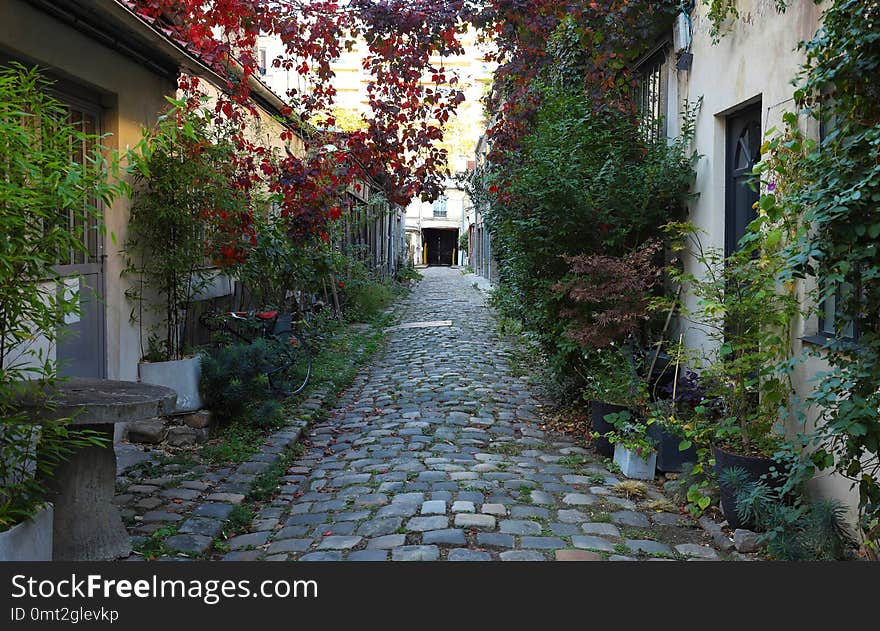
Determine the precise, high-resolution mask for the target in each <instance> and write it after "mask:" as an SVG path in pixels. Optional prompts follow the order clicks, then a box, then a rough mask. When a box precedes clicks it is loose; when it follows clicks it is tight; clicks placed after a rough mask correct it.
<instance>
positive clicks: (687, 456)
mask: <svg viewBox="0 0 880 631" xmlns="http://www.w3.org/2000/svg"><path fill="white" fill-rule="evenodd" d="M648 437H649V438H651V439H652V440H653V441H654V442H655V443H657V470H658V471H662V472H664V473H680V472H681V471H682V469H684V465H685V463H688V462H689V463H695V462H696V461H697V448H696V447H694V446H693V445H691V446H690V447H689V448H688V449H685V450H684V451H681V450H680V449H679V448H678V446H679V444H681V441H682V440H683V438H682V437H681V436H679V435H678V434H676V433H674V432H672V431H670V430H669V429H667V428H665V427H663V426H662V425H660V424H658V423H654V424H652V425H649V426H648Z"/></svg>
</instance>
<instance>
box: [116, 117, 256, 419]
mask: <svg viewBox="0 0 880 631" xmlns="http://www.w3.org/2000/svg"><path fill="white" fill-rule="evenodd" d="M172 103H173V105H174V108H173V109H172V110H171V111H170V112H169V113H168V114H166V115H164V116H162V117H161V118H160V120H159V122H158V123H157V125H156V127H155V129H153V130H152V131H149V132H145V135H144V139H143V141H142V143H141V145H140V150H139V151H137V152H133V163H134V164H133V171H134V173H135V177H136V185H135V194H134V199H133V203H132V206H131V216H130V218H129V223H128V235H127V240H126V244H125V254H126V257H127V266H126V269H125V271H124V274H126V275H129V276H130V277H132V278H133V279H134V282H133V285H132V287H131V288H130V289H129V290H128V291H127V292H126V294H127V296H128V297H129V298H130V299H131V300H133V301H134V303H135V308H134V309H133V310H132V318H133V319H136V320H137V321H138V322H139V323H140V325H141V327H142V332H143V327H144V325H145V320H149V321H150V324H149V325H148V327H147V328H148V331H149V332H148V334H147V338H148V339H147V349H145V350H143V355H142V362H141V363H140V364H139V372H140V378H141V380H142V381H145V382H147V383H153V384H157V385H164V386H168V387H171V388H174V389H175V390H176V391H177V408H176V409H177V411H178V412H186V411H193V410H197V409H199V408H200V407H201V404H202V402H201V397H200V395H199V379H200V372H201V369H200V366H201V360H200V357H199V356H198V355H192V354H188V353H187V349H186V348H185V343H186V338H185V334H186V322H187V316H188V313H189V311H190V307H191V305H192V303H193V301H194V300H196V299H198V298H199V296H200V294H201V293H202V292H203V291H204V290H205V289H206V288H207V287H208V286H209V285H210V283H211V282H212V280H213V277H214V274H213V273H212V272H211V269H210V268H211V267H212V265H211V264H210V263H209V257H210V256H211V255H212V254H213V255H214V258H215V259H216V260H215V263H226V262H229V261H230V260H238V259H240V258H241V253H240V251H239V249H237V246H236V245H235V244H234V243H230V242H229V237H230V233H229V231H228V230H227V231H223V230H215V229H212V228H213V227H214V226H212V224H211V221H212V219H216V218H217V217H220V218H222V220H223V222H224V225H225V226H227V227H228V226H234V225H236V223H237V222H238V223H240V222H241V221H242V219H241V218H242V217H243V216H245V215H246V205H245V200H244V196H243V194H242V193H241V192H239V191H237V190H235V188H234V187H232V186H230V177H231V174H230V172H229V170H230V168H232V167H231V165H232V164H233V162H234V161H233V160H232V150H231V147H230V145H229V143H228V142H226V141H223V140H222V138H219V137H218V136H217V135H216V133H217V132H216V130H215V127H214V125H213V123H212V115H211V113H210V112H208V111H201V112H199V111H191V110H187V109H186V108H185V106H184V104H183V103H179V102H174V101H172ZM218 239H225V241H224V242H223V244H222V245H219V246H218V245H217V243H216V241H217V240H218ZM206 245H208V246H209V247H207V248H206ZM212 245H213V246H214V247H210V246H212ZM143 337H144V336H143V334H142V337H141V339H142V341H143Z"/></svg>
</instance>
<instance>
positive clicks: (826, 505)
mask: <svg viewBox="0 0 880 631" xmlns="http://www.w3.org/2000/svg"><path fill="white" fill-rule="evenodd" d="M748 478H749V474H748V472H746V471H745V470H743V469H740V468H738V467H732V468H729V469H726V470H725V471H723V472H722V473H721V474H720V475H719V479H720V480H721V482H722V483H723V484H725V485H728V486H730V487H731V488H733V489H734V492H735V496H736V511H737V514H738V515H739V518H740V519H741V520H742V521H744V522H753V523H754V524H755V525H756V528H757V529H758V531H759V532H761V534H760V536H759V537H758V543H759V544H761V545H763V546H764V547H765V549H766V551H767V554H769V555H770V556H771V557H773V558H774V559H779V560H782V561H836V560H843V559H846V558H847V557H848V555H849V553H850V551H851V550H853V548H854V547H855V541H854V538H853V535H852V533H851V532H850V530H849V528H848V527H847V525H846V508H845V507H844V506H843V505H842V504H840V503H839V502H835V501H834V500H827V499H822V500H815V501H809V500H808V499H807V498H806V497H805V495H804V494H803V493H799V494H797V495H795V497H794V498H793V499H792V498H789V497H787V496H786V495H785V494H784V492H783V491H782V490H781V489H780V488H776V487H772V486H770V485H769V484H768V483H767V482H764V481H759V482H749V481H748Z"/></svg>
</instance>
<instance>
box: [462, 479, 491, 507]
mask: <svg viewBox="0 0 880 631" xmlns="http://www.w3.org/2000/svg"><path fill="white" fill-rule="evenodd" d="M462 486H467V484H462ZM458 499H460V500H462V501H464V502H473V503H474V504H482V503H483V500H484V499H485V496H484V495H483V494H482V493H480V492H479V491H461V492H460V493H459V494H458Z"/></svg>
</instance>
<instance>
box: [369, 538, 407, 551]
mask: <svg viewBox="0 0 880 631" xmlns="http://www.w3.org/2000/svg"><path fill="white" fill-rule="evenodd" d="M405 544H406V535H383V536H381V537H375V538H373V539H370V540H369V541H367V549H368V550H372V549H376V550H387V549H389V548H399V547H400V546H402V545H405Z"/></svg>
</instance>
